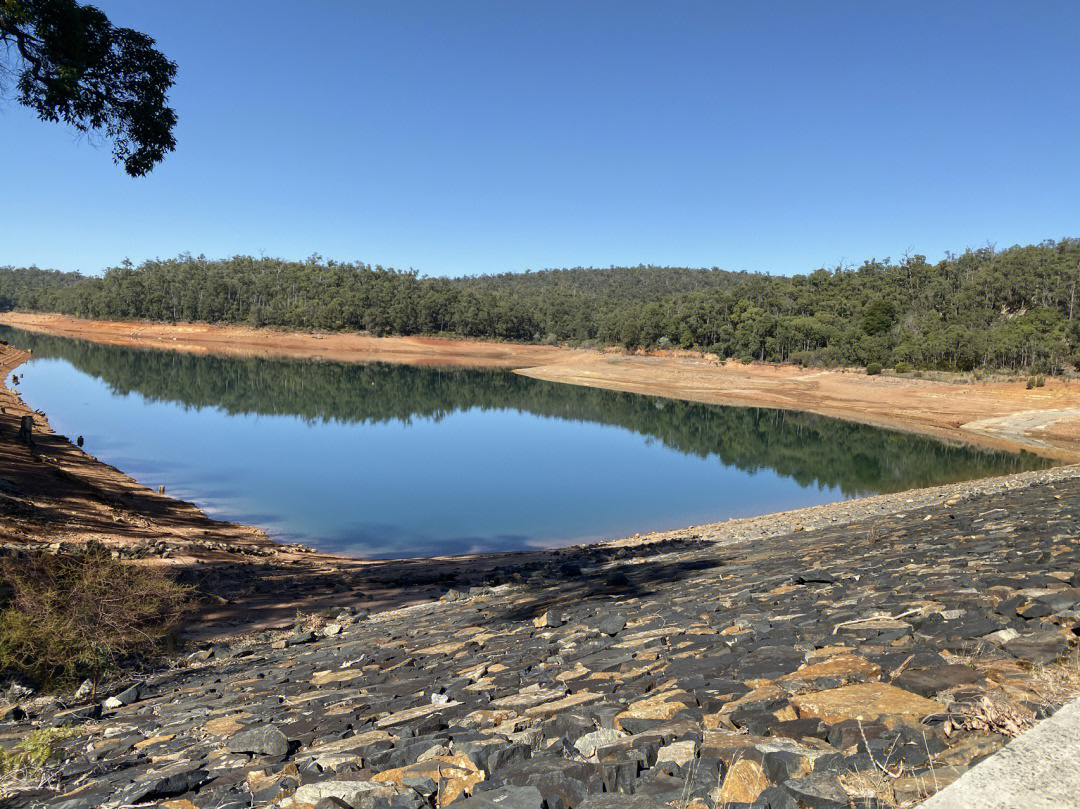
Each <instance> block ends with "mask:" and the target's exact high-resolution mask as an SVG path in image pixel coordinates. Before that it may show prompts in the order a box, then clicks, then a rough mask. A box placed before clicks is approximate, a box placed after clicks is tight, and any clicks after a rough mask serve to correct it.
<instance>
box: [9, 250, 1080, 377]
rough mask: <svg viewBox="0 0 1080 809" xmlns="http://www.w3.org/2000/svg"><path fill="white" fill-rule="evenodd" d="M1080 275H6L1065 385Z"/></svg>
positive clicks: (411, 330)
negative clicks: (1003, 373)
mask: <svg viewBox="0 0 1080 809" xmlns="http://www.w3.org/2000/svg"><path fill="white" fill-rule="evenodd" d="M1078 279H1080V239H1063V240H1061V241H1057V242H1054V241H1046V242H1043V243H1041V244H1038V245H1029V246H1026V247H1011V248H1009V249H1006V250H1000V251H999V250H996V249H994V248H992V247H985V248H982V249H979V250H968V251H965V252H964V253H962V254H959V255H949V256H947V257H946V258H945V259H944V260H942V261H939V262H937V263H933V264H932V263H929V262H928V261H927V260H926V258H925V257H924V256H921V255H907V256H904V257H903V258H902V259H901V260H899V261H895V262H894V261H890V260H889V259H885V260H882V261H878V260H870V261H866V262H864V263H863V264H862V266H859V267H844V266H841V267H836V268H833V269H819V270H816V271H815V272H812V273H808V274H804V275H794V276H772V275H767V274H763V273H750V272H729V271H724V270H721V269H718V268H712V269H691V268H681V267H657V266H637V267H610V268H606V269H589V268H580V267H579V268H573V269H558V270H544V271H539V272H525V273H502V274H496V275H481V276H466V277H460V278H437V277H436V278H432V277H421V276H420V275H419V274H418V273H417V272H416V271H414V270H407V271H402V270H395V269H392V268H384V267H381V266H377V265H376V266H372V265H368V264H363V263H350V262H337V261H332V260H324V259H322V258H321V257H320V256H317V255H316V256H312V257H311V258H309V259H308V260H306V261H299V262H298V261H283V260H280V259H274V258H253V257H251V256H235V257H233V258H228V259H223V260H209V259H206V258H205V257H203V256H199V257H192V256H190V255H182V256H179V257H177V258H174V259H167V260H154V261H146V262H144V263H143V264H141V265H139V266H137V267H136V266H132V265H131V264H130V263H127V262H125V263H124V264H123V265H122V266H118V267H112V268H109V269H107V270H105V272H104V273H103V274H102V275H101V276H85V275H81V274H79V273H65V272H57V271H52V270H42V269H38V268H36V267H30V268H14V267H5V268H0V309H20V310H28V311H48V312H59V313H63V314H69V315H75V316H79V317H89V318H101V319H118V320H131V319H146V320H154V321H164V322H179V321H202V322H209V323H234V324H246V325H252V326H270V327H276V328H283V329H306V330H311V329H317V330H362V331H368V332H371V333H373V334H376V335H415V334H438V335H448V336H450V335H453V336H462V337H475V338H488V339H498V340H511V341H521V342H543V343H552V344H554V343H571V344H576V345H582V344H584V345H617V346H623V347H626V348H630V349H636V348H646V349H653V348H669V347H670V348H686V349H697V350H701V351H705V352H710V353H714V354H716V355H718V356H719V357H720V358H722V359H729V358H734V359H739V360H743V361H747V362H749V361H753V360H758V361H766V362H794V363H797V364H801V365H812V366H835V365H868V364H871V363H880V364H881V365H884V366H885V367H897V368H899V369H904V368H908V367H910V368H918V369H941V370H949V371H969V370H972V369H976V368H986V369H1000V370H1009V371H1033V372H1037V373H1051V374H1053V373H1059V372H1061V371H1062V370H1063V369H1065V368H1066V367H1068V366H1071V365H1076V364H1078V363H1080V311H1078V310H1077V281H1078Z"/></svg>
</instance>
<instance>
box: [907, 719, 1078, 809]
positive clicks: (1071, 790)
mask: <svg viewBox="0 0 1080 809" xmlns="http://www.w3.org/2000/svg"><path fill="white" fill-rule="evenodd" d="M922 806H923V809H973V807H978V809H1072V807H1080V700H1074V701H1072V702H1070V703H1069V704H1068V705H1066V706H1065V707H1063V708H1062V709H1061V710H1059V711H1058V712H1057V713H1055V714H1054V715H1053V716H1051V717H1050V718H1049V719H1046V720H1043V721H1042V722H1040V723H1039V724H1038V725H1036V726H1035V727H1033V728H1032V729H1031V730H1029V731H1027V732H1025V733H1022V734H1020V735H1019V736H1017V737H1016V738H1015V739H1013V740H1012V741H1011V742H1009V744H1007V745H1006V746H1005V747H1004V748H1002V749H1001V750H1000V751H999V752H998V753H996V754H995V755H993V756H991V757H990V758H988V759H986V760H985V761H983V762H981V763H979V764H976V765H975V766H974V767H972V768H971V769H970V770H968V771H967V772H966V773H964V774H963V775H962V776H960V778H958V779H957V780H956V781H954V782H953V783H952V784H950V785H949V786H947V787H945V789H943V790H941V792H939V793H938V794H937V795H935V796H933V797H932V798H930V799H929V800H928V801H926V802H925V803H924V804H923V805H922Z"/></svg>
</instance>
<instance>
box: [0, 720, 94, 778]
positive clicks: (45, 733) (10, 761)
mask: <svg viewBox="0 0 1080 809" xmlns="http://www.w3.org/2000/svg"><path fill="white" fill-rule="evenodd" d="M81 732H82V731H81V730H80V729H79V728H40V729H38V730H33V731H31V732H30V733H28V734H26V736H24V737H23V738H22V739H20V740H19V741H18V742H17V743H16V744H15V745H14V746H13V747H12V748H11V749H10V750H0V775H3V776H5V777H6V778H15V779H32V778H36V777H37V776H38V775H39V774H40V773H41V772H42V770H44V769H45V767H46V766H48V765H49V763H50V762H52V761H53V760H55V759H56V757H57V755H56V753H57V751H56V748H57V745H59V744H60V742H63V741H66V740H67V739H70V738H72V737H74V736H78V735H80V734H81Z"/></svg>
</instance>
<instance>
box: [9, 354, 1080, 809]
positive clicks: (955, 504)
mask: <svg viewBox="0 0 1080 809" xmlns="http://www.w3.org/2000/svg"><path fill="white" fill-rule="evenodd" d="M29 357H30V354H28V353H27V352H23V351H20V350H17V349H14V348H11V347H10V346H0V375H2V378H3V380H4V382H5V384H4V385H2V386H0V405H2V409H0V553H5V554H8V553H10V552H11V551H12V545H13V544H15V543H13V542H12V536H11V532H12V531H13V530H16V529H17V530H21V531H22V532H23V540H24V543H23V544H24V545H25V544H26V542H35V541H36V543H37V546H38V548H39V549H45V548H46V547H47V546H53V547H54V548H56V547H57V546H58V545H59V544H62V543H64V542H75V543H77V542H80V541H82V542H85V541H87V540H88V539H96V540H98V541H103V540H106V541H109V542H110V544H112V545H113V546H114V547H116V548H117V549H118V550H119V549H122V548H123V547H124V546H125V545H128V546H131V547H136V546H138V547H143V548H145V546H146V544H147V538H148V537H154V538H155V539H159V538H160V536H161V534H162V532H164V533H165V534H166V535H167V536H168V537H169V539H168V541H167V542H165V543H164V545H163V547H164V552H161V551H162V548H160V547H158V546H156V545H155V546H154V548H155V552H154V553H152V554H149V555H144V556H142V557H139V559H140V562H139V563H143V564H169V565H173V566H175V568H176V572H177V574H178V577H179V578H180V579H181V580H183V581H186V582H187V583H190V584H195V585H196V586H197V587H198V588H199V591H200V593H201V595H202V599H203V606H202V607H201V609H200V610H199V611H198V612H197V613H196V614H195V615H193V616H192V619H191V622H190V625H189V626H190V631H188V632H186V633H185V635H186V639H187V641H188V642H189V643H191V644H192V645H193V646H195V648H196V649H197V650H196V651H195V652H193V653H191V654H189V655H188V656H187V657H186V658H184V659H183V660H178V661H177V663H176V665H175V666H170V667H168V668H165V669H162V670H157V671H153V672H149V673H142V674H140V675H139V676H138V677H136V678H134V679H132V678H128V679H123V680H120V681H117V682H114V683H110V684H109V685H108V691H107V692H106V693H111V694H112V695H113V697H112V698H111V699H109V700H106V701H104V702H102V703H101V704H90V705H84V704H81V703H79V702H78V701H77V700H74V699H72V700H68V701H66V702H60V701H57V700H55V699H53V698H51V697H42V698H38V699H26V700H24V701H22V702H21V703H20V704H14V703H13V704H11V705H10V706H9V711H10V712H11V715H12V716H14V717H17V719H16V721H15V722H14V723H13V725H12V727H11V730H10V731H9V738H12V739H24V738H27V734H29V733H31V732H33V731H34V730H35V729H40V728H50V727H55V726H58V725H60V724H63V723H74V724H75V725H76V726H78V727H79V728H80V733H79V735H78V736H77V737H75V738H73V739H72V740H70V741H68V740H60V741H59V742H58V745H59V746H60V747H62V748H63V750H62V752H60V753H58V758H59V759H60V760H62V761H64V762H69V761H71V762H76V763H77V769H76V770H75V772H79V771H80V770H79V769H78V767H82V766H83V765H84V764H86V765H89V764H90V763H92V764H93V766H95V767H100V766H101V764H102V763H105V764H106V765H108V766H106V768H104V769H101V770H100V772H101V775H100V776H99V777H96V778H94V779H91V780H89V781H83V780H81V779H79V778H73V777H70V776H69V775H68V774H67V773H66V772H65V771H64V770H62V769H58V770H57V771H56V778H55V780H54V781H53V782H52V783H51V784H50V786H49V789H50V790H51V791H50V792H49V793H47V794H48V795H49V797H50V798H61V799H63V800H65V801H66V802H68V803H71V805H77V806H84V805H85V806H92V805H93V806H97V805H108V806H119V805H120V804H121V802H125V803H133V802H138V801H139V800H141V799H143V798H153V797H168V796H172V795H174V792H173V791H171V790H173V787H172V784H173V783H174V782H173V781H172V780H169V779H174V778H177V779H180V782H182V783H180V785H179V786H177V787H176V788H175V794H180V790H184V792H183V794H184V795H187V796H189V797H190V796H194V797H195V799H196V800H197V801H198V803H197V804H196V803H192V802H189V801H187V800H186V799H185V800H182V801H177V802H176V803H177V805H179V804H180V803H181V802H182V803H184V805H185V806H188V805H190V806H196V805H198V806H203V805H207V806H209V805H224V804H226V803H229V802H230V801H232V802H233V803H236V802H237V801H238V800H240V801H245V800H251V799H254V798H255V796H258V800H259V801H262V802H265V800H266V799H269V800H270V801H271V803H270V805H274V806H278V807H281V809H311V807H312V806H313V805H314V804H315V803H316V802H317V800H318V799H319V798H320V797H321V796H324V795H337V794H344V795H347V796H354V797H356V796H359V795H360V794H361V793H363V794H365V795H366V794H368V793H369V792H371V793H375V792H377V793H378V794H379V795H380V796H382V797H384V798H386V799H388V800H389V799H391V798H395V797H404V798H409V799H412V800H413V801H414V803H415V799H414V798H412V795H413V793H412V792H410V789H411V788H410V787H409V786H408V785H409V784H410V783H412V781H406V780H405V779H406V778H419V779H421V780H423V779H424V778H427V779H428V780H431V781H432V783H435V784H436V788H437V789H439V790H443V789H452V790H454V791H455V794H465V795H469V794H471V792H472V789H473V787H474V786H476V784H477V783H479V782H480V781H485V780H487V781H490V782H491V784H490V788H491V789H492V791H491V792H483V791H481V789H480V788H477V792H476V794H478V795H513V794H516V793H512V792H510V791H507V790H509V789H510V786H507V785H512V787H513V788H514V789H519V788H521V783H522V780H521V779H528V778H532V777H533V776H534V774H536V773H540V774H546V773H548V772H549V771H550V772H554V773H557V774H559V778H560V780H558V781H554V782H553V781H551V779H550V778H548V779H547V780H537V781H527V783H528V784H530V785H531V784H534V783H535V784H537V785H538V786H539V787H541V788H543V789H544V790H547V792H540V791H536V794H537V796H539V797H544V798H545V799H550V800H551V801H556V800H560V799H561V798H560V795H561V794H562V792H561V790H565V789H571V790H572V791H573V792H572V794H574V795H578V796H584V795H586V794H599V793H600V792H602V791H608V792H610V791H611V790H610V789H606V785H605V786H601V781H603V778H606V777H607V776H606V775H604V776H603V777H602V776H601V771H602V768H604V767H607V768H608V769H607V770H603V772H604V773H615V772H616V765H618V766H623V765H621V764H619V762H622V761H623V759H626V758H627V756H629V759H628V760H630V761H631V762H632V763H633V769H632V770H627V772H628V773H629V775H622V776H615V775H612V776H611V777H620V778H623V779H624V781H625V783H623V786H622V787H620V789H619V790H617V791H623V792H633V793H641V794H646V793H647V794H649V795H653V796H656V798H657V801H655V802H652V801H651V802H649V803H648V804H647V805H649V806H654V807H656V808H657V809H660V807H662V806H665V805H668V806H671V805H678V806H691V807H695V809H708V807H709V806H715V805H719V804H720V803H724V804H727V803H735V804H740V805H747V806H748V805H750V804H751V802H752V801H754V800H756V799H757V798H758V797H759V796H760V795H763V794H768V793H766V790H771V791H772V792H776V790H781V791H783V792H784V794H788V793H792V794H804V791H800V790H804V786H805V790H808V791H805V794H809V795H817V794H821V790H823V789H825V790H828V791H829V792H828V794H830V795H834V796H836V799H837V801H841V800H843V801H849V800H851V799H854V798H860V799H863V798H865V799H874V798H880V799H881V800H882V801H885V802H883V803H881V805H883V806H887V805H902V806H911V805H913V804H914V803H916V802H920V801H921V800H923V799H924V798H926V797H928V796H929V795H932V794H933V793H934V792H935V791H937V790H938V789H939V788H942V787H947V786H948V785H949V784H951V783H954V782H956V781H957V780H958V779H960V778H961V777H963V776H964V775H965V773H967V772H969V771H970V770H971V769H972V767H973V766H975V765H977V764H978V762H980V761H982V760H984V759H986V758H987V757H988V756H993V755H995V754H997V753H998V751H1000V750H1001V749H1002V747H1003V746H1004V745H1005V743H1006V742H1007V740H1008V738H1009V737H1010V736H1012V735H1015V734H1016V733H1018V732H1019V731H1021V730H1023V729H1025V728H1028V727H1032V726H1035V727H1038V724H1037V723H1038V722H1039V720H1040V719H1041V718H1043V717H1044V716H1045V715H1047V714H1049V713H1051V712H1052V711H1053V710H1054V709H1056V708H1057V707H1058V706H1060V705H1062V704H1065V703H1066V702H1067V701H1069V700H1070V699H1073V698H1074V697H1075V695H1076V693H1077V691H1078V689H1080V681H1078V680H1077V677H1076V675H1075V670H1076V657H1075V656H1076V654H1077V647H1076V636H1077V635H1080V602H1077V603H1076V604H1075V606H1074V607H1072V608H1067V609H1062V608H1061V607H1062V605H1066V604H1069V605H1071V604H1073V602H1074V601H1076V599H1078V598H1080V587H1075V586H1073V584H1074V583H1075V582H1077V581H1078V579H1080V575H1078V574H1076V573H1075V558H1076V555H1075V550H1074V547H1075V542H1076V533H1075V516H1074V514H1073V513H1072V506H1073V505H1074V504H1075V503H1076V502H1077V498H1078V496H1080V464H1076V465H1072V466H1058V467H1053V468H1049V469H1044V470H1037V471H1032V472H1022V473H1017V474H1012V475H1005V476H1000V477H995V478H984V479H981V480H974V481H967V482H962V483H953V484H947V485H945V486H939V487H933V488H927V489H912V490H908V491H905V492H899V493H891V494H884V495H877V496H872V497H865V498H859V499H854V500H842V501H839V502H836V503H832V504H826V505H819V506H811V507H806V508H801V509H797V510H791V511H784V512H775V513H772V514H766V515H761V516H757V517H747V518H740V519H733V520H728V521H725V522H721V523H714V524H711V525H703V526H692V527H688V528H683V529H678V530H674V531H666V532H658V533H651V534H647V535H644V536H641V535H638V536H632V537H626V538H623V539H620V540H615V541H612V542H602V543H592V544H586V545H578V546H572V547H567V548H556V549H550V550H538V551H516V552H507V553H501V554H486V555H482V556H459V557H436V558H428V559H405V560H387V561H367V560H356V559H348V558H345V557H337V556H332V555H329V554H322V553H315V552H308V551H306V550H305V549H303V548H302V547H301V546H284V545H278V544H277V543H274V542H273V541H272V540H270V539H269V538H268V537H267V536H266V535H265V534H264V533H262V532H261V531H259V530H258V529H253V528H248V527H246V526H239V525H235V524H231V523H224V522H219V521H216V520H213V519H211V518H209V517H208V516H206V515H205V514H204V513H203V512H201V511H200V510H199V509H198V508H197V507H195V506H194V505H192V504H190V503H184V502H183V501H179V500H175V499H173V498H170V497H168V496H166V495H163V494H159V493H157V492H154V491H152V490H150V489H148V488H147V487H145V486H142V485H141V484H139V483H138V482H137V481H135V480H133V479H132V478H130V477H129V476H127V475H125V474H124V473H123V472H121V471H120V470H118V469H115V468H113V467H111V466H108V465H106V464H103V463H101V462H99V461H98V460H97V459H95V458H94V457H92V456H90V455H88V454H86V453H83V452H82V451H81V450H80V449H78V448H76V447H75V445H74V444H72V443H71V442H69V441H68V439H67V438H66V437H65V436H62V435H58V434H56V433H53V432H52V431H51V429H50V428H49V425H48V421H47V419H46V418H45V415H44V414H42V413H31V411H29V410H28V408H27V407H26V405H25V403H23V402H22V401H21V399H20V397H19V396H18V394H17V392H16V391H15V390H12V389H11V388H8V387H7V385H6V382H7V380H8V375H9V374H10V372H11V371H13V370H14V369H17V368H18V367H19V366H20V365H21V364H22V363H23V362H25V361H26V360H27V359H29ZM23 415H32V417H33V419H34V436H35V441H36V446H35V447H33V448H30V447H27V446H25V445H23V444H20V443H18V442H17V440H16V439H15V437H14V436H15V430H14V427H15V426H16V425H17V424H18V422H19V419H20V417H21V416H23ZM35 537H36V539H35ZM916 548H918V550H917V551H916ZM57 549H58V548H57ZM354 663H357V664H358V665H355V666H354V665H353V664H354ZM132 683H134V685H132ZM429 692H430V693H429ZM268 695H274V696H273V697H272V698H270V699H267V696H268ZM98 697H99V699H100V697H101V695H98ZM116 706H119V707H116ZM986 706H992V707H993V709H994V710H1000V711H1001V712H1002V713H1001V714H1000V715H1002V716H1008V717H1009V723H1011V724H1000V725H994V724H992V723H991V724H987V720H986V717H987V713H986V711H987V710H988V708H986ZM992 715H993V714H991V716H992ZM354 718H355V719H354ZM357 723H362V725H361V727H360V728H357V726H356V725H357ZM463 727H465V728H469V729H475V730H478V731H480V732H479V733H478V734H472V735H477V736H482V737H483V738H484V741H483V742H476V741H471V740H470V734H469V733H466V734H464V735H462V734H461V733H459V732H457V731H455V729H460V728H463ZM856 727H857V729H858V731H859V733H860V734H869V735H870V737H871V741H870V742H866V741H865V735H864V736H863V737H861V738H863V744H864V745H866V744H868V745H872V746H871V747H870V748H869V749H870V751H871V752H872V753H873V752H877V753H880V754H881V755H882V756H888V759H887V760H889V761H890V762H894V763H893V765H892V766H893V768H894V770H895V772H892V771H890V773H891V774H892V778H891V779H890V780H889V781H888V782H883V783H882V784H880V785H879V784H877V783H876V782H870V781H867V780H866V779H865V777H864V776H862V775H861V773H863V772H865V769H866V767H865V764H866V753H865V752H864V751H863V750H861V749H860V747H859V742H860V738H859V737H855V736H854V735H852V733H851V731H852V730H853V729H854V728H856ZM596 728H600V729H601V730H599V731H598V730H596ZM455 734H456V735H455ZM118 736H119V737H121V741H120V742H119V743H118V742H116V738H117V737H118ZM458 736H460V739H459V738H457V737H458ZM594 737H596V738H597V739H598V740H597V741H596V742H592V741H590V745H592V746H589V747H584V746H582V745H583V743H584V740H590V739H593V738H594ZM267 738H274V739H278V738H280V739H281V740H284V741H283V742H282V744H281V746H280V749H279V748H278V747H275V748H270V747H269V746H264V744H263V741H262V740H264V739H267ZM478 745H479V746H478ZM661 745H664V747H662V748H661ZM657 748H659V749H660V750H664V751H667V752H666V753H664V758H663V760H661V756H660V753H659V750H658V749H657ZM87 750H92V751H93V752H92V753H91V754H88V753H87V752H86V751H87ZM281 750H284V751H285V753H283V754H279V753H280V751H281ZM571 750H573V751H576V755H575V754H574V753H570V752H568V751H571ZM650 750H651V751H653V752H652V753H651V754H650V753H649V752H648V751H650ZM425 751H427V752H425ZM431 751H435V753H434V757H431ZM421 753H424V755H421ZM489 753H490V757H489ZM675 754H677V757H674V758H672V756H675ZM91 758H92V759H93V760H92V762H91V761H90V759H91ZM421 759H425V760H421ZM282 761H284V762H285V765H284V768H281V767H279V766H278V765H280V764H281V763H282ZM744 761H745V762H749V763H748V764H746V763H744ZM312 762H315V763H316V764H317V766H316V767H314V768H312V767H311V766H310V764H311V763H312ZM613 762H614V763H613ZM758 762H760V763H758ZM114 764H115V765H116V766H112V765H114ZM638 765H640V767H639V766H638ZM339 767H344V768H345V769H343V770H342V771H341V772H339V771H338V768H339ZM237 768H245V769H247V770H248V776H247V779H246V780H244V781H243V782H242V783H236V779H235V778H233V777H232V773H234V772H235V771H236V770H237ZM699 768H701V772H702V774H701V775H700V776H699V775H698V774H697V773H698V772H699ZM435 779H438V780H437V781H436V780H435ZM417 783H420V781H417ZM423 783H426V781H423ZM161 784H166V785H167V788H168V790H170V791H168V792H167V793H166V792H161V789H162V787H161V786H160V785H161ZM688 785H689V786H688ZM4 789H5V787H4V785H0V797H5V798H6V797H10V796H12V795H16V794H19V789H18V788H15V789H13V790H11V791H10V792H5V791H4ZM349 790H353V791H349ZM41 794H44V793H41ZM440 794H441V792H440ZM117 795H121V796H124V799H123V801H120V800H117V799H116V796H117ZM688 797H693V799H694V800H693V801H690V802H688V801H687V798H688ZM128 798H131V799H132V800H128ZM744 799H745V800H744ZM661 800H662V801H663V802H662V803H661V802H660V801H661ZM230 805H231V804H230ZM836 805H840V803H839V802H838V803H836Z"/></svg>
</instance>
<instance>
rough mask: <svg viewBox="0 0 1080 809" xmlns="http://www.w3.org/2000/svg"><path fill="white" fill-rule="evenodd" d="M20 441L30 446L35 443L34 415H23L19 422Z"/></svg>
mask: <svg viewBox="0 0 1080 809" xmlns="http://www.w3.org/2000/svg"><path fill="white" fill-rule="evenodd" d="M18 439H19V441H21V442H22V443H24V444H26V445H27V446H30V445H31V444H33V443H34V417H33V416H23V417H22V419H21V420H20V422H19V435H18Z"/></svg>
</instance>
